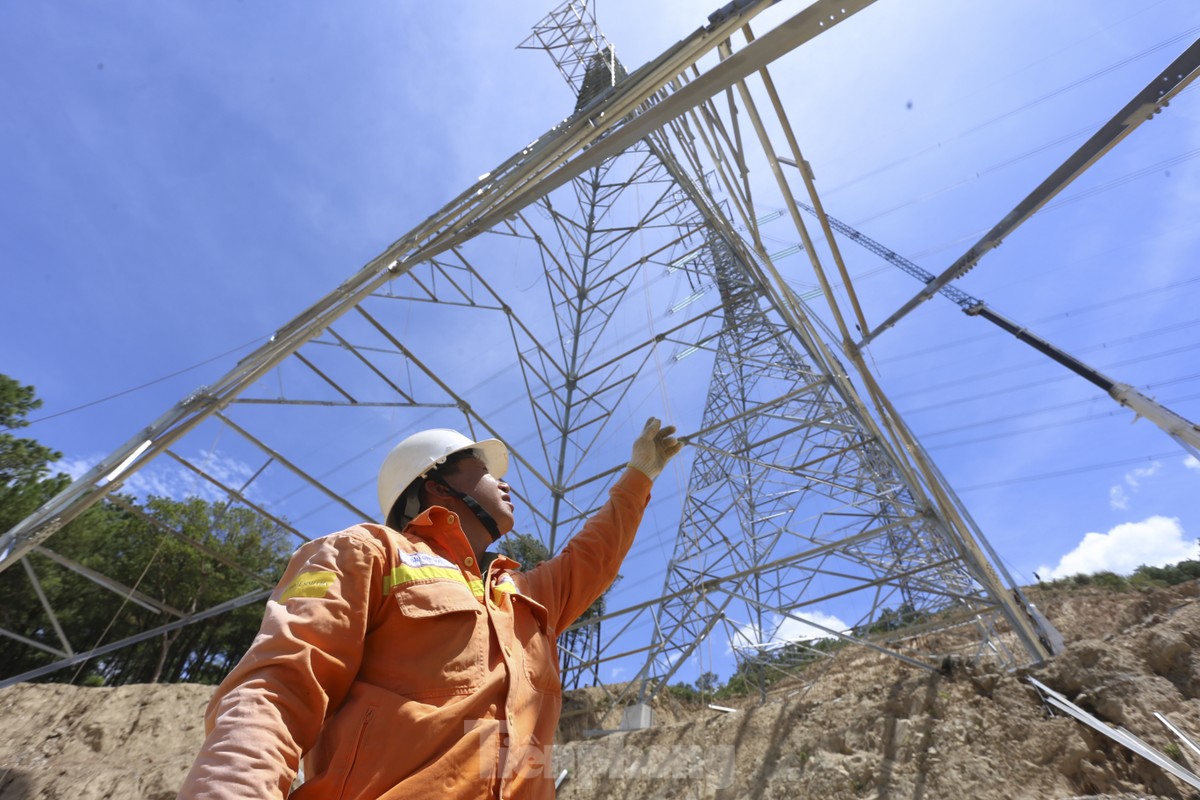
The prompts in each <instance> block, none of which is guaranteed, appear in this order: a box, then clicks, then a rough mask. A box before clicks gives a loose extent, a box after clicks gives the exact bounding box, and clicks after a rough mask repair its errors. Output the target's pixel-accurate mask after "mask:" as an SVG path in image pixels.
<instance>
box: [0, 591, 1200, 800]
mask: <svg viewBox="0 0 1200 800" xmlns="http://www.w3.org/2000/svg"><path fill="white" fill-rule="evenodd" d="M1198 595H1200V586H1198V585H1197V584H1195V583H1193V584H1187V585H1184V586H1182V587H1175V588H1173V589H1168V590H1159V591H1154V592H1148V593H1128V594H1115V593H1111V592H1108V591H1106V590H1102V589H1098V588H1094V587H1088V588H1083V589H1074V590H1071V591H1066V590H1059V591H1055V592H1047V593H1043V594H1041V595H1040V596H1038V598H1037V602H1038V605H1039V606H1040V607H1041V608H1042V609H1043V611H1045V612H1046V614H1047V615H1048V616H1049V617H1050V618H1051V620H1053V621H1054V623H1055V624H1056V625H1057V626H1058V627H1059V629H1060V630H1061V631H1062V632H1063V633H1064V635H1065V636H1066V638H1067V641H1068V647H1067V650H1066V652H1064V653H1063V654H1061V655H1060V656H1058V657H1057V658H1055V659H1054V660H1053V661H1052V662H1050V663H1049V664H1046V665H1043V666H1041V667H1039V668H1037V669H1034V670H1028V671H1019V672H1016V673H1006V672H1002V671H999V670H996V669H994V668H991V667H988V666H986V665H977V664H972V663H969V662H965V661H956V662H954V663H952V664H948V665H946V668H945V669H944V670H943V671H941V672H932V673H931V672H925V671H923V670H916V669H912V668H909V667H906V666H904V665H902V664H901V663H899V662H897V661H895V660H892V659H885V658H883V657H881V656H877V655H874V654H872V653H870V652H869V651H865V650H861V649H854V650H851V649H847V650H843V651H841V652H840V653H838V655H837V656H836V658H834V659H833V662H832V664H831V665H830V667H829V669H828V671H827V672H826V674H825V675H824V676H823V678H822V679H821V680H819V681H817V682H816V683H815V685H813V686H812V688H810V689H807V690H804V689H803V687H802V685H800V684H799V683H797V684H794V685H780V686H777V687H775V689H773V692H772V696H771V697H770V698H768V701H767V702H766V703H765V704H763V705H757V703H756V702H755V701H751V700H750V699H747V700H746V701H745V702H744V703H733V704H731V705H745V706H746V707H744V708H740V709H738V710H735V711H733V712H728V713H727V712H719V711H713V710H710V709H708V708H706V707H702V706H697V707H689V706H687V705H684V704H682V703H680V702H678V701H675V700H673V699H671V698H666V699H663V700H662V701H659V702H658V704H657V707H656V719H657V721H658V723H659V724H658V725H657V726H656V727H654V728H651V729H649V730H643V731H633V732H628V733H618V734H610V735H607V736H603V737H598V738H584V737H582V736H581V732H582V730H583V729H586V728H607V727H615V724H616V712H615V711H611V710H606V709H605V708H604V705H603V702H602V701H601V700H599V698H600V697H601V694H602V693H600V692H599V691H597V690H589V692H588V693H583V694H580V695H577V696H576V697H574V698H573V699H572V700H571V701H570V702H569V703H568V710H575V711H577V712H580V713H577V714H576V715H575V716H572V717H569V718H568V719H567V720H566V721H565V722H564V731H563V737H562V738H563V739H570V741H566V742H565V743H561V744H560V745H559V747H557V748H556V751H555V764H554V771H555V774H559V773H561V772H562V770H564V769H565V770H566V771H567V777H566V779H565V781H564V782H563V784H562V786H561V788H560V789H559V792H558V795H559V797H560V798H563V800H575V798H594V799H595V800H632V798H668V797H669V798H672V800H682V798H713V799H714V800H717V799H718V798H742V797H755V798H783V797H789V798H790V797H811V798H831V799H833V798H877V799H878V800H884V798H906V799H908V798H913V799H915V798H962V797H970V798H978V800H1000V799H1001V798H1005V799H1007V798H1082V797H1093V798H1098V797H1112V798H1117V797H1129V798H1131V797H1147V798H1148V797H1169V798H1200V792H1196V791H1195V790H1192V789H1190V788H1188V787H1187V786H1186V785H1185V784H1183V783H1181V782H1180V781H1178V780H1177V779H1175V778H1173V777H1171V776H1169V775H1168V774H1167V773H1166V772H1165V771H1163V770H1161V769H1160V768H1158V767H1156V766H1154V765H1152V764H1150V763H1149V762H1147V761H1145V760H1143V759H1141V758H1140V757H1138V756H1135V755H1133V754H1131V753H1129V752H1127V751H1125V750H1124V749H1123V748H1121V747H1119V746H1117V745H1115V744H1113V743H1112V742H1110V741H1109V740H1108V739H1106V738H1105V737H1103V736H1100V735H1099V734H1096V733H1093V732H1092V731H1091V730H1090V729H1088V728H1086V727H1085V726H1083V725H1081V724H1080V723H1078V722H1076V721H1075V720H1073V719H1070V718H1067V717H1062V716H1051V715H1050V714H1048V713H1047V709H1046V706H1045V705H1044V703H1043V702H1042V700H1041V699H1040V697H1039V696H1038V695H1037V693H1036V692H1035V691H1034V690H1033V689H1032V688H1031V687H1030V685H1029V684H1028V682H1027V681H1026V677H1027V676H1028V675H1033V676H1034V677H1037V678H1038V679H1039V680H1041V681H1042V682H1044V683H1046V684H1048V685H1050V686H1051V687H1053V688H1055V689H1057V690H1058V691H1060V692H1062V693H1064V694H1066V695H1067V696H1068V697H1070V698H1071V699H1073V700H1074V701H1075V702H1077V703H1079V704H1080V705H1081V706H1083V707H1084V708H1086V709H1087V710H1089V711H1091V712H1092V713H1094V714H1097V715H1098V716H1099V717H1101V718H1102V719H1104V720H1105V721H1107V722H1108V723H1109V724H1111V725H1113V726H1121V727H1123V728H1125V729H1126V730H1129V731H1131V732H1133V733H1135V734H1137V735H1138V736H1140V737H1141V738H1142V739H1144V740H1146V741H1147V742H1149V743H1150V744H1151V745H1153V746H1154V747H1157V748H1158V749H1160V750H1165V751H1167V752H1168V753H1173V754H1174V755H1176V756H1177V760H1179V761H1180V762H1181V763H1183V764H1184V765H1185V766H1187V767H1188V768H1189V769H1191V770H1192V771H1193V772H1196V771H1200V764H1198V763H1197V761H1200V759H1197V758H1195V757H1194V756H1193V755H1192V754H1191V753H1189V752H1188V751H1187V749H1186V748H1182V751H1181V749H1180V748H1178V747H1177V746H1176V747H1172V746H1171V745H1172V743H1173V742H1174V741H1175V740H1174V739H1173V737H1172V736H1171V735H1170V734H1169V733H1168V732H1167V731H1166V729H1165V728H1164V727H1163V726H1162V725H1161V724H1160V723H1159V722H1158V720H1157V719H1155V718H1154V716H1153V714H1154V712H1155V711H1159V712H1161V713H1163V714H1164V715H1166V716H1167V718H1168V719H1170V720H1171V721H1172V722H1173V723H1174V724H1175V725H1177V726H1178V727H1179V728H1181V729H1182V730H1184V731H1185V732H1186V733H1188V734H1189V735H1190V736H1191V737H1192V738H1193V739H1194V740H1195V739H1198V738H1200V600H1198V599H1197V596H1198ZM210 692H211V688H210V687H205V686H194V685H174V686H168V685H157V686H126V687H118V688H100V689H96V688H81V687H72V686H63V685H57V684H40V685H31V684H25V685H19V686H14V687H10V688H8V689H5V690H3V691H0V800H26V799H32V798H39V799H40V798H72V800H91V798H147V799H151V798H152V799H153V800H158V799H159V798H171V797H174V796H175V791H176V789H177V787H178V786H179V784H180V783H181V781H182V779H183V776H184V775H185V774H186V772H187V770H188V768H189V766H190V763H191V759H192V757H193V755H194V753H195V751H196V749H197V748H198V746H199V744H200V741H201V738H202V733H203V730H202V723H201V713H202V710H203V707H204V704H205V703H206V702H207V699H208V696H209V693H210Z"/></svg>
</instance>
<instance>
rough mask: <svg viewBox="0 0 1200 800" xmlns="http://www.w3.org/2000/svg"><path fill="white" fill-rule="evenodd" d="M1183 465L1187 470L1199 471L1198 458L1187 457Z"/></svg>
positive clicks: (1199, 463) (1199, 459)
mask: <svg viewBox="0 0 1200 800" xmlns="http://www.w3.org/2000/svg"><path fill="white" fill-rule="evenodd" d="M1183 465H1184V466H1185V467H1187V468H1188V469H1200V458H1196V457H1195V456H1188V457H1187V458H1185V459H1184V460H1183Z"/></svg>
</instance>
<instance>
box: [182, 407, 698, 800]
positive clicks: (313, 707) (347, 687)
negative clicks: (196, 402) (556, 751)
mask: <svg viewBox="0 0 1200 800" xmlns="http://www.w3.org/2000/svg"><path fill="white" fill-rule="evenodd" d="M674 431H675V429H674V427H671V426H668V427H665V428H664V427H661V423H660V422H659V421H658V420H657V419H654V418H651V419H650V420H649V421H648V422H647V423H646V426H645V428H644V429H643V430H642V432H641V434H640V435H639V436H638V437H637V439H636V441H635V442H634V444H633V455H632V458H631V459H630V461H629V466H628V468H627V469H626V470H625V472H624V473H623V474H622V475H621V477H620V478H619V479H618V480H617V481H616V483H615V484H614V485H613V487H612V489H611V490H610V492H609V498H608V501H607V502H606V503H605V505H604V506H603V507H602V508H601V509H600V511H599V512H597V513H596V515H595V516H594V517H592V518H591V519H590V520H589V521H588V522H587V523H586V524H585V525H584V527H583V529H582V530H581V531H580V532H579V533H577V534H576V535H575V536H574V537H573V538H572V539H571V540H570V542H569V543H568V544H567V546H566V547H565V548H564V549H563V551H562V552H561V553H560V554H559V555H557V556H555V557H554V558H551V559H549V560H548V561H544V562H542V563H541V564H539V565H537V566H536V567H534V568H532V569H530V570H529V571H527V572H522V571H520V570H519V569H518V564H517V563H516V562H515V561H512V560H511V559H508V558H505V557H504V556H498V555H495V554H493V553H489V552H486V548H487V547H488V546H489V545H491V544H492V543H493V542H495V541H496V540H497V539H499V538H500V537H501V536H503V535H504V534H506V533H508V532H509V531H511V530H512V529H513V522H514V517H513V508H514V506H513V502H512V498H511V496H510V494H509V486H508V484H506V483H505V482H504V480H503V478H504V474H505V470H506V469H507V467H508V452H507V450H506V449H505V447H504V445H503V444H502V443H501V442H499V441H498V440H496V439H485V440H483V441H478V442H476V441H471V440H470V439H468V438H467V437H466V436H463V435H462V434H461V433H458V432H457V431H452V430H446V429H438V430H428V431H423V432H421V433H417V434H414V435H412V436H410V437H408V438H407V439H405V440H404V441H402V442H401V443H400V444H399V445H397V446H396V447H395V449H393V450H392V451H391V453H389V454H388V456H387V458H386V460H385V461H384V463H383V467H382V468H381V469H380V472H379V501H380V507H381V511H382V514H383V518H384V520H385V521H386V523H387V524H386V525H374V524H367V523H364V524H361V525H357V526H355V527H352V528H349V529H347V530H344V531H342V532H340V533H335V534H332V535H330V536H326V537H324V538H321V539H317V540H315V541H312V542H309V543H307V544H305V545H304V546H302V547H301V548H300V549H299V550H297V551H296V553H295V554H294V555H293V557H292V559H291V562H290V563H289V564H288V567H287V570H286V571H285V572H284V575H283V578H282V580H281V581H280V583H279V586H278V587H276V589H275V591H274V592H273V593H272V595H271V598H270V600H269V601H268V603H267V609H266V613H265V615H264V617H263V623H262V628H261V630H260V631H259V634H258V636H257V637H255V639H254V642H253V644H252V645H251V646H250V649H249V650H248V651H247V652H246V655H245V656H244V657H243V658H242V660H241V661H240V662H239V663H238V665H237V666H236V667H235V668H234V669H233V671H232V672H230V673H229V676H228V677H226V679H225V680H224V681H223V682H222V683H221V685H220V686H219V687H218V688H217V691H216V693H215V695H214V696H213V698H212V700H211V702H210V703H209V705H208V710H207V713H206V716H205V728H206V731H207V738H206V740H205V742H204V746H203V748H202V749H201V751H200V754H199V755H198V756H197V757H196V761H195V763H194V764H193V766H192V769H191V772H190V773H189V774H188V776H187V779H186V781H185V783H184V786H183V789H182V790H181V792H180V797H181V798H214V799H215V798H222V799H223V798H251V797H253V798H266V797H274V798H282V797H286V796H288V792H289V789H290V787H291V785H292V783H293V780H294V778H295V776H296V773H297V770H298V768H299V765H300V760H301V756H302V755H303V756H304V774H305V781H304V783H303V784H302V785H301V786H299V788H297V789H296V791H295V792H293V793H292V795H291V796H292V797H294V798H298V799H299V800H314V798H400V797H405V798H409V797H416V798H434V797H437V798H441V797H446V798H458V797H462V798H466V797H471V798H485V797H495V798H500V797H503V798H506V800H507V798H552V797H553V796H554V779H553V778H554V776H553V775H552V768H551V764H550V750H551V745H552V743H553V739H554V731H555V728H556V727H557V724H558V715H559V711H560V710H561V708H562V686H561V683H560V681H559V675H558V653H557V650H556V647H555V638H556V636H557V635H558V633H559V632H560V631H562V630H563V629H565V628H566V627H567V626H568V625H570V624H571V623H572V622H573V621H574V620H575V619H576V618H577V617H578V616H579V615H580V614H582V613H583V612H584V611H585V610H586V609H587V608H588V607H589V606H591V604H592V603H593V602H594V601H595V600H596V598H598V597H599V596H600V595H601V594H602V593H603V592H604V591H605V590H606V589H607V588H608V587H609V585H610V584H611V583H612V581H613V580H614V578H615V577H616V575H617V570H618V568H619V567H620V565H621V561H622V559H623V558H624V557H625V554H626V553H627V552H628V551H629V547H630V545H631V544H632V543H633V537H634V534H635V532H636V531H637V527H638V524H639V523H640V522H641V518H642V511H643V510H644V508H645V506H646V503H647V502H648V501H649V498H650V486H651V482H652V481H653V480H654V478H655V477H657V476H658V474H659V473H660V472H662V470H663V467H664V466H666V463H667V461H668V460H669V459H670V458H671V457H672V456H674V455H675V454H676V453H678V452H679V449H680V448H681V447H682V444H681V443H680V442H679V441H678V440H676V439H675V438H674V437H673V436H672V434H673V433H674Z"/></svg>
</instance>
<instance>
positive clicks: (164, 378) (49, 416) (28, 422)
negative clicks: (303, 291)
mask: <svg viewBox="0 0 1200 800" xmlns="http://www.w3.org/2000/svg"><path fill="white" fill-rule="evenodd" d="M266 338H267V337H266V336H255V337H254V338H253V339H251V340H250V341H248V342H245V343H243V344H239V345H238V346H237V347H234V348H231V349H229V350H226V351H225V352H224V353H219V354H217V355H215V356H213V357H212V358H206V359H204V360H203V361H200V362H197V363H195V364H192V365H191V366H190V367H184V368H183V369H181V370H176V371H175V372H172V373H169V374H167V375H163V376H162V377H161V378H155V379H154V380H152V381H146V382H145V383H140V384H138V385H137V386H132V387H130V388H128V389H124V390H122V391H120V392H117V393H115V394H110V395H108V396H106V397H101V398H99V399H98V400H91V401H89V402H87V403H83V404H82V405H78V406H75V407H74V408H68V409H66V410H64V411H56V412H54V413H53V414H46V415H45V416H41V417H37V418H36V419H31V420H26V422H25V424H24V425H22V426H21V427H23V428H24V427H28V426H30V425H36V424H37V423H39V422H45V421H46V420H48V419H55V418H56V417H62V416H66V415H67V414H73V413H75V412H76V411H83V410H84V409H85V408H91V407H92V406H98V405H100V404H101V403H107V402H108V401H109V400H116V399H117V398H118V397H124V396H125V395H127V394H132V393H133V392H138V391H141V390H142V389H146V388H149V387H151V386H154V385H155V384H157V383H162V382H163V381H167V380H170V379H171V378H177V377H179V376H180V375H182V374H184V373H185V372H191V371H192V370H194V369H199V368H200V367H203V366H204V365H205V364H211V363H212V362H214V361H217V360H219V359H222V358H225V357H226V356H229V355H233V354H234V353H236V352H237V351H239V350H244V349H246V348H247V347H249V346H251V345H252V344H255V343H257V342H260V341H262V340H263V339H266ZM11 430H15V428H4V429H3V430H2V431H0V432H5V431H11Z"/></svg>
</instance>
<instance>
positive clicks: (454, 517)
mask: <svg viewBox="0 0 1200 800" xmlns="http://www.w3.org/2000/svg"><path fill="white" fill-rule="evenodd" d="M446 521H447V522H449V523H450V524H451V525H457V524H458V515H457V514H451V515H450V516H448V517H446Z"/></svg>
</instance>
